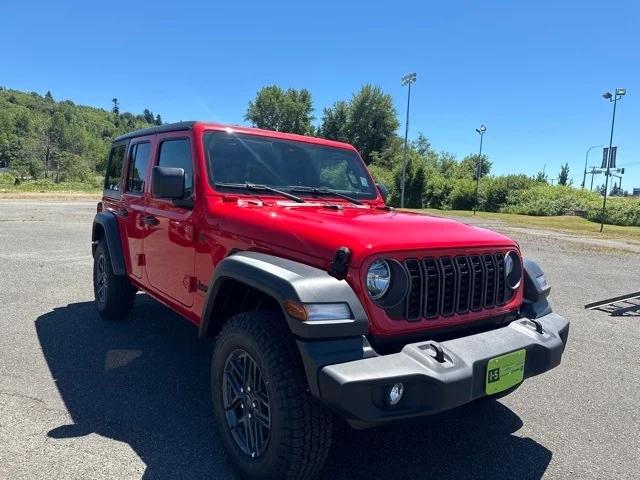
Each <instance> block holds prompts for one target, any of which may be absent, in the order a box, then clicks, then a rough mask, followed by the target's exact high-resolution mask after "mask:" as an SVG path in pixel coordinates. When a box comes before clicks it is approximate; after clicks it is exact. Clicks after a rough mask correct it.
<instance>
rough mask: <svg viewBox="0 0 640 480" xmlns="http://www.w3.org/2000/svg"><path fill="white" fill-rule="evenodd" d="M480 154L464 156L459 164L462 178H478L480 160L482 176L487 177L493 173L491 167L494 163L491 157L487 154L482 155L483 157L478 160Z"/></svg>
mask: <svg viewBox="0 0 640 480" xmlns="http://www.w3.org/2000/svg"><path fill="white" fill-rule="evenodd" d="M478 158H479V157H478V155H477V154H476V155H467V156H466V157H464V158H463V159H462V160H461V161H460V164H459V169H458V176H459V177H460V178H473V179H475V178H476V175H477V170H478V162H480V165H481V169H480V178H482V177H486V176H487V175H489V174H490V173H491V167H492V166H493V163H491V161H489V157H487V156H486V155H484V154H483V155H482V158H481V159H480V160H478Z"/></svg>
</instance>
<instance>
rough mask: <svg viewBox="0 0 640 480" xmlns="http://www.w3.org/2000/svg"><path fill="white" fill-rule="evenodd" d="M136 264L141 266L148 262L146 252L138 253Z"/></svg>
mask: <svg viewBox="0 0 640 480" xmlns="http://www.w3.org/2000/svg"><path fill="white" fill-rule="evenodd" d="M136 264H137V265H138V266H139V267H144V266H145V265H146V264H147V259H146V257H145V256H144V253H136Z"/></svg>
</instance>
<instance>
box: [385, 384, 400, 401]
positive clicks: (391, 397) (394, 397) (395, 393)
mask: <svg viewBox="0 0 640 480" xmlns="http://www.w3.org/2000/svg"><path fill="white" fill-rule="evenodd" d="M403 394H404V385H403V384H402V383H396V384H395V385H394V386H393V387H391V388H390V389H389V394H388V395H387V401H388V402H389V405H391V406H393V405H397V404H398V403H399V402H400V400H402V395H403Z"/></svg>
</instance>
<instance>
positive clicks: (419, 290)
mask: <svg viewBox="0 0 640 480" xmlns="http://www.w3.org/2000/svg"><path fill="white" fill-rule="evenodd" d="M504 255H505V254H504V252H500V253H484V254H481V255H458V256H444V257H438V258H434V257H428V258H422V259H416V258H410V259H407V260H404V262H403V265H404V267H405V269H406V271H407V274H408V277H409V280H410V286H409V289H408V292H407V296H406V297H405V301H404V312H403V315H402V316H403V317H404V319H406V320H409V321H417V320H420V319H421V318H427V319H434V318H439V317H449V316H452V315H454V314H458V315H463V314H465V313H469V312H478V311H481V310H485V309H490V308H494V307H497V306H501V305H504V304H505V303H506V302H507V301H509V300H510V299H511V298H512V296H513V293H514V292H513V291H512V290H510V289H508V288H506V285H505V271H504ZM398 313H399V312H398Z"/></svg>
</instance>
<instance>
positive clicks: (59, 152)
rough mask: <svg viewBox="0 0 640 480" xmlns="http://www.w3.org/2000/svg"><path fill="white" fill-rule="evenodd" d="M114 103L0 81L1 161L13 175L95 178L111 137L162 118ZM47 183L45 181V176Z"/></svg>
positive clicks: (74, 179) (88, 180)
mask: <svg viewBox="0 0 640 480" xmlns="http://www.w3.org/2000/svg"><path fill="white" fill-rule="evenodd" d="M112 103H113V108H112V110H111V111H106V110H103V109H101V108H94V107H88V106H83V105H76V104H75V103H73V102H72V101H69V100H64V101H60V102H57V101H56V100H55V99H54V97H53V95H52V94H51V92H47V93H46V94H45V95H39V94H38V93H35V92H32V93H24V92H20V91H17V90H9V89H5V88H1V87H0V167H4V168H8V169H9V170H10V171H11V172H12V173H13V174H14V176H15V177H16V178H17V181H18V182H19V181H21V180H22V179H33V180H45V181H49V182H53V183H61V182H85V183H96V181H97V180H96V177H99V176H102V175H103V173H104V169H105V160H106V158H107V153H108V151H109V145H110V143H111V141H112V139H113V138H114V137H115V136H117V135H120V134H122V133H125V132H128V131H131V130H135V129H138V128H145V127H149V126H152V125H157V124H160V123H162V119H161V118H160V115H156V116H154V114H153V113H152V112H151V111H150V110H145V111H144V112H143V113H142V114H139V115H134V114H132V113H129V112H121V111H120V107H119V104H118V100H117V99H116V98H114V99H113V100H112ZM44 183H46V182H44Z"/></svg>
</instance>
